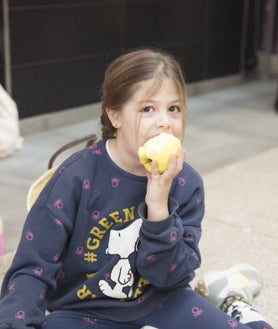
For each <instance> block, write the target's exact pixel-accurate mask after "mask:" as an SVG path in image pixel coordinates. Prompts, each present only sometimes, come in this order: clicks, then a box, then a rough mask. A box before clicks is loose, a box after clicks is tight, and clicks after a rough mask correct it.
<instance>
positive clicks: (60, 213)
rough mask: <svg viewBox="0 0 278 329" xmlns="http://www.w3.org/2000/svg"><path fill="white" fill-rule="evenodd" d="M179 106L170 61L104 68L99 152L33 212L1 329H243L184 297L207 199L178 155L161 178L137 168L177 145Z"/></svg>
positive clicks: (150, 58) (87, 155) (58, 176)
mask: <svg viewBox="0 0 278 329" xmlns="http://www.w3.org/2000/svg"><path fill="white" fill-rule="evenodd" d="M185 102H186V94H185V83H184V79H183V74H182V71H181V68H180V66H179V64H178V62H177V61H176V60H175V59H174V58H173V57H172V56H171V55H169V54H166V53H164V52H161V51H158V50H150V49H139V50H135V51H132V52H129V53H126V54H124V55H122V56H120V57H119V58H117V59H115V60H114V61H113V62H112V63H111V65H110V66H109V67H108V68H107V71H106V73H105V79H104V83H103V88H102V110H103V112H102V116H101V124H102V140H100V141H99V142H98V143H96V144H94V145H93V146H91V147H89V148H87V149H85V150H82V151H79V152H77V153H75V154H74V155H72V156H71V157H70V158H69V159H67V160H66V161H65V162H64V163H63V164H62V165H61V166H60V167H59V169H58V170H57V171H56V172H55V174H54V176H53V177H52V179H51V180H50V181H49V183H48V184H47V185H46V187H45V188H44V189H43V191H42V193H41V194H40V196H39V197H38V200H37V201H36V202H35V204H34V206H33V207H32V209H31V210H30V212H29V214H28V217H27V220H26V223H25V226H24V228H23V234H22V238H21V241H20V244H19V247H18V250H17V253H16V255H15V258H14V261H13V264H12V266H11V268H10V269H9V271H8V272H7V274H6V276H5V279H4V282H3V287H2V296H1V304H0V328H1V329H4V328H5V329H7V328H12V329H23V328H25V329H27V328H42V327H43V328H45V329H66V328H67V329H70V328H73V329H76V328H79V329H81V328H84V329H87V328H92V327H93V328H96V329H108V328H118V329H119V328H121V329H124V328H134V329H135V328H141V327H143V326H144V325H149V326H154V327H157V328H159V329H164V328H165V329H166V328H167V329H169V328H171V329H181V328H190V329H193V328H198V329H201V328H204V329H208V328H218V329H219V328H231V327H232V328H235V327H237V328H239V329H244V328H249V327H248V325H247V326H245V325H243V324H240V323H239V322H237V321H236V320H233V318H231V317H230V316H228V315H227V314H225V313H224V312H222V311H220V310H219V309H217V308H216V307H215V306H214V305H213V304H212V303H210V302H209V301H207V300H205V299H204V298H203V297H201V296H200V295H199V294H198V293H196V292H195V291H193V290H192V289H191V288H190V286H189V284H190V281H191V280H192V278H193V277H194V271H195V270H196V269H197V268H198V267H199V266H200V259H201V257H200V251H199V248H198V243H199V240H200V235H201V221H202V219H203V215H204V190H203V183H202V179H201V177H200V176H199V174H198V173H197V172H196V171H195V170H194V169H193V168H191V167H190V166H189V165H188V164H187V163H186V162H185V150H184V149H183V148H180V150H179V151H178V153H177V155H174V154H172V155H171V156H170V158H169V165H168V168H167V170H166V171H165V172H164V173H163V174H159V172H158V169H157V163H156V161H153V163H152V168H151V172H150V173H147V172H146V170H145V169H144V167H143V165H142V164H141V163H140V161H139V159H138V154H137V151H138V148H139V147H140V146H142V145H143V144H144V143H145V142H146V141H147V140H148V139H150V138H152V137H154V136H156V135H158V134H160V133H162V132H165V133H170V134H173V135H174V136H176V137H179V138H180V139H181V138H182V137H183V132H184V125H185ZM227 297H228V296H227ZM229 297H231V296H229ZM225 305H226V304H225ZM263 326H265V328H271V327H270V326H268V325H267V324H266V323H264V322H262V321H259V322H258V321H257V322H256V323H255V324H251V323H250V328H262V327H263Z"/></svg>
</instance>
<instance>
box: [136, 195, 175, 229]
mask: <svg viewBox="0 0 278 329" xmlns="http://www.w3.org/2000/svg"><path fill="white" fill-rule="evenodd" d="M178 207H179V204H178V203H177V201H176V200H174V199H172V198H169V199H168V209H169V216H168V217H166V218H165V219H162V220H160V221H151V220H148V218H147V213H148V208H147V205H146V203H140V204H139V206H138V215H139V217H140V218H142V219H143V226H144V228H145V229H146V230H147V231H149V232H151V233H159V232H161V231H163V230H165V229H167V227H169V226H171V225H173V223H174V221H175V218H174V214H175V213H176V210H177V209H178Z"/></svg>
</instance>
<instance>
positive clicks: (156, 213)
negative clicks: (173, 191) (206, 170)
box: [145, 148, 185, 221]
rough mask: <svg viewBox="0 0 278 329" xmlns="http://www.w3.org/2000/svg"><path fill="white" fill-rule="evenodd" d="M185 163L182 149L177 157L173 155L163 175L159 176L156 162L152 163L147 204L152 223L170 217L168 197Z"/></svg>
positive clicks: (148, 174)
mask: <svg viewBox="0 0 278 329" xmlns="http://www.w3.org/2000/svg"><path fill="white" fill-rule="evenodd" d="M184 161H185V149H183V148H180V149H179V150H178V152H177V155H175V154H171V155H170V157H169V165H168V168H167V170H166V171H165V172H164V173H163V174H159V172H158V168H157V163H156V161H152V169H151V173H147V177H148V183H147V193H146V198H145V201H146V204H147V207H148V219H149V220H151V221H159V220H163V219H165V218H166V217H168V216H169V210H168V196H169V191H170V188H171V185H172V181H173V179H174V177H175V176H177V174H178V173H179V172H180V171H181V169H182V166H183V163H184Z"/></svg>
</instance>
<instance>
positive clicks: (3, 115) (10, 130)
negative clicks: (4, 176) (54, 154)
mask: <svg viewBox="0 0 278 329" xmlns="http://www.w3.org/2000/svg"><path fill="white" fill-rule="evenodd" d="M22 141H23V138H22V137H21V136H20V134H19V120H18V110H17V105H16V103H15V102H14V100H13V99H12V98H11V97H10V95H9V94H8V93H7V92H6V90H5V89H4V88H3V87H2V86H1V84H0V158H4V157H6V156H8V155H11V154H13V153H14V152H15V151H16V150H18V149H20V148H21V147H22Z"/></svg>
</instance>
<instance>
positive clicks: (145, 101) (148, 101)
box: [138, 98, 181, 104]
mask: <svg viewBox="0 0 278 329" xmlns="http://www.w3.org/2000/svg"><path fill="white" fill-rule="evenodd" d="M144 103H160V101H157V100H154V99H144V100H141V101H138V104H144ZM176 103H181V100H180V99H179V98H178V99H173V100H170V101H169V102H167V104H176Z"/></svg>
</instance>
